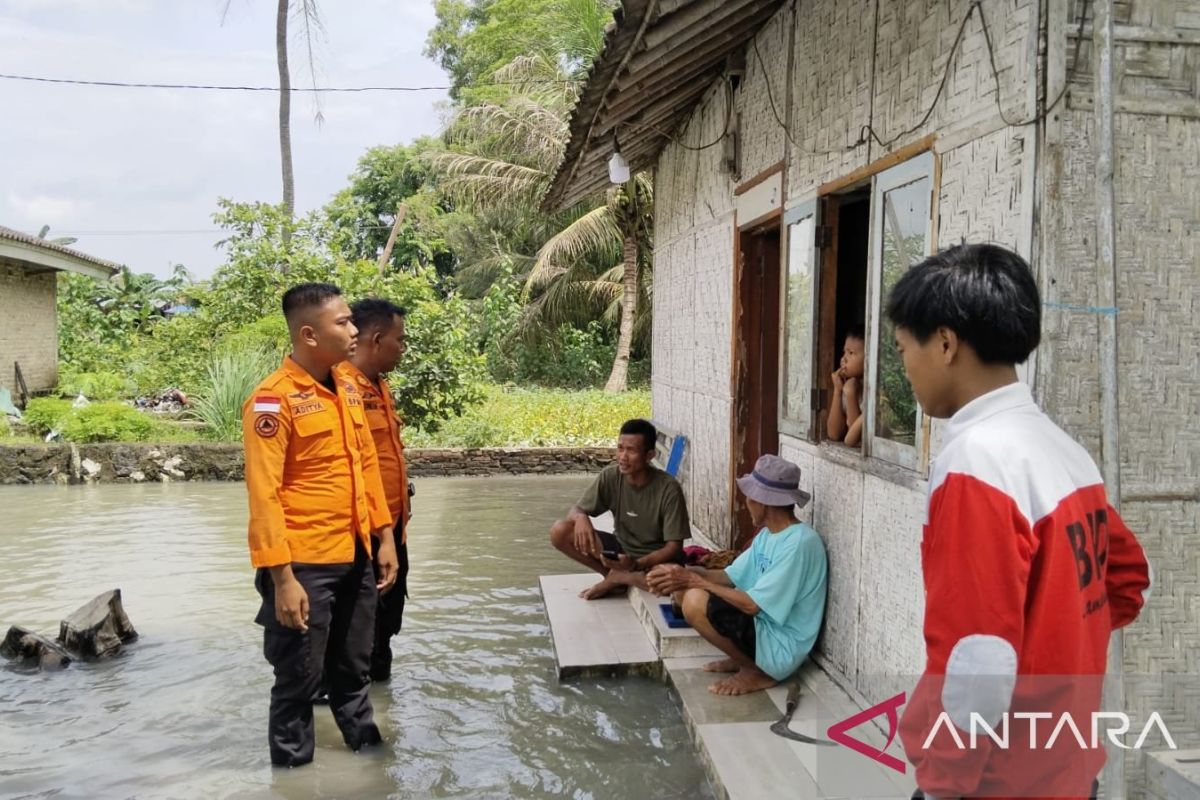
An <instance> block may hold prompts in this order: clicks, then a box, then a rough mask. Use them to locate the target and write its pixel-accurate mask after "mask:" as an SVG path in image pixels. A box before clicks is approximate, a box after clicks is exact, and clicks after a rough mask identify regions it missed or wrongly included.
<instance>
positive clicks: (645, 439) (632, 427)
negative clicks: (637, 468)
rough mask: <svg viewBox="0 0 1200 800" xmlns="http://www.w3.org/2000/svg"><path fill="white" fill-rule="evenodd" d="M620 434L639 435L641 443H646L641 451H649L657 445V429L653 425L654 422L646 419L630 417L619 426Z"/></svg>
mask: <svg viewBox="0 0 1200 800" xmlns="http://www.w3.org/2000/svg"><path fill="white" fill-rule="evenodd" d="M621 435H622V436H629V435H633V436H641V437H642V443H643V444H645V445H646V447H645V449H644V451H643V452H646V453H648V452H650V451H651V450H653V449H654V448H655V447H657V446H658V429H657V428H655V427H654V423H653V422H650V421H649V420H646V419H631V420H628V421H626V422H625V424H624V425H622V426H621Z"/></svg>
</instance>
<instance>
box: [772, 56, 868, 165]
mask: <svg viewBox="0 0 1200 800" xmlns="http://www.w3.org/2000/svg"><path fill="white" fill-rule="evenodd" d="M750 43H751V44H752V45H753V46H754V57H755V58H756V59H758V66H759V68H760V69H761V70H762V72H763V81H764V82H765V83H766V89H767V100H768V101H770V104H771V113H772V114H773V115H774V116H775V122H777V123H778V124H779V127H781V128H783V135H784V136H786V137H787V140H788V141H789V142H791V144H792V147H796V148H799V150H800V152H801V153H803V154H804V155H811V156H837V155H843V154H845V153H846V152H848V151H850V150H853V149H854V148H855V147H857V146H858V144H857V143H855V144H852V145H847V146H846V147H843V148H842V149H840V150H809V149H808V148H804V147H801V146H800V143H799V142H797V141H796V140H795V139H793V138H792V132H791V130H790V129H789V128H788V125H787V123H786V122H784V121H783V117H782V116H781V115H780V113H779V109H778V108H777V107H776V105H775V95H774V93H772V91H771V75H770V72H769V71H768V70H767V64H766V62H765V61H764V60H763V57H762V53H761V52H759V50H758V37H751V39H750Z"/></svg>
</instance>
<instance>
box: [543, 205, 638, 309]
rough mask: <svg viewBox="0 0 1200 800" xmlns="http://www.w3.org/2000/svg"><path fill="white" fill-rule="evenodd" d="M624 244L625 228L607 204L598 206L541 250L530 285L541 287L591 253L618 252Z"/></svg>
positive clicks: (556, 235)
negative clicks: (620, 225)
mask: <svg viewBox="0 0 1200 800" xmlns="http://www.w3.org/2000/svg"><path fill="white" fill-rule="evenodd" d="M620 246H621V231H620V229H618V228H617V223H616V220H615V219H614V218H613V215H612V211H611V209H610V208H609V206H607V205H602V206H597V207H596V208H594V209H592V210H591V211H589V212H588V213H586V214H584V215H583V216H582V217H580V218H579V219H577V220H575V221H574V222H572V223H571V224H570V225H568V226H567V227H565V228H563V229H562V230H561V231H559V232H558V233H557V234H555V235H554V236H553V237H552V238H551V239H550V241H548V242H546V244H544V245H542V248H541V250H539V251H538V255H537V261H536V262H534V265H533V271H532V272H530V273H529V280H528V281H527V282H526V286H527V288H529V289H534V288H537V287H538V286H539V285H541V284H543V283H545V282H546V281H547V280H548V279H549V276H550V275H551V274H552V273H553V274H555V275H560V274H562V272H561V271H557V272H555V271H554V270H556V269H559V268H560V267H561V266H562V265H566V264H570V263H572V262H575V261H578V260H579V259H581V258H583V257H584V256H586V255H590V254H614V253H616V252H617V251H618V250H619V249H620Z"/></svg>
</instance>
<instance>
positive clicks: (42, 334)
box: [0, 226, 120, 400]
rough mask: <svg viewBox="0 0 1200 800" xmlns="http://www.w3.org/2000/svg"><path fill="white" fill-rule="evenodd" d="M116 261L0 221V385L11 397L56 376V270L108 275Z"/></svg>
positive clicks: (40, 387)
mask: <svg viewBox="0 0 1200 800" xmlns="http://www.w3.org/2000/svg"><path fill="white" fill-rule="evenodd" d="M119 269H120V267H118V266H117V265H116V264H113V263H111V262H109V261H105V260H104V259H101V258H96V257H95V256H89V255H86V254H84V253H80V252H79V251H77V250H71V249H69V248H66V247H62V246H60V245H57V244H53V243H52V242H47V241H45V240H43V239H39V238H37V237H36V236H31V235H29V234H27V233H21V232H20V231H14V230H12V229H11V228H5V227H3V226H0V387H3V388H5V389H8V390H9V391H11V392H12V395H13V397H14V399H18V400H19V399H21V398H22V396H23V395H25V394H26V393H31V392H37V391H41V390H44V389H49V388H51V387H52V386H54V383H55V381H56V380H57V379H58V312H57V308H56V305H55V287H56V286H57V283H56V277H55V276H56V275H57V274H58V273H59V272H77V273H79V274H80V275H89V276H91V277H93V278H96V279H97V280H108V279H109V278H111V277H112V276H113V275H115V274H116V273H117V271H118V270H119Z"/></svg>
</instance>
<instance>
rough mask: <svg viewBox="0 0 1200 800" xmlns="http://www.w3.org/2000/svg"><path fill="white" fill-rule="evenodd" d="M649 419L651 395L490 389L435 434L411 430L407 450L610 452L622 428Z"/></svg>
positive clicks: (642, 392)
mask: <svg viewBox="0 0 1200 800" xmlns="http://www.w3.org/2000/svg"><path fill="white" fill-rule="evenodd" d="M649 416H650V393H649V392H648V391H644V390H631V391H628V392H624V393H622V394H607V393H605V392H601V391H597V390H591V391H567V390H560V389H517V388H512V387H501V386H491V387H488V389H487V393H486V397H485V398H484V401H483V402H482V403H481V404H479V405H477V406H475V407H474V408H472V409H470V410H469V411H467V413H465V414H464V415H462V416H461V417H455V418H453V419H450V420H447V421H446V422H445V423H444V424H443V425H442V427H441V428H440V429H438V430H437V431H436V432H433V433H428V432H425V431H421V430H415V429H411V428H410V429H407V430H405V432H404V444H405V446H407V447H554V446H559V447H583V446H610V445H612V444H613V443H614V442H615V441H616V437H617V430H618V429H619V428H620V427H621V423H623V422H624V421H625V420H627V419H630V418H632V417H649Z"/></svg>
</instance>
